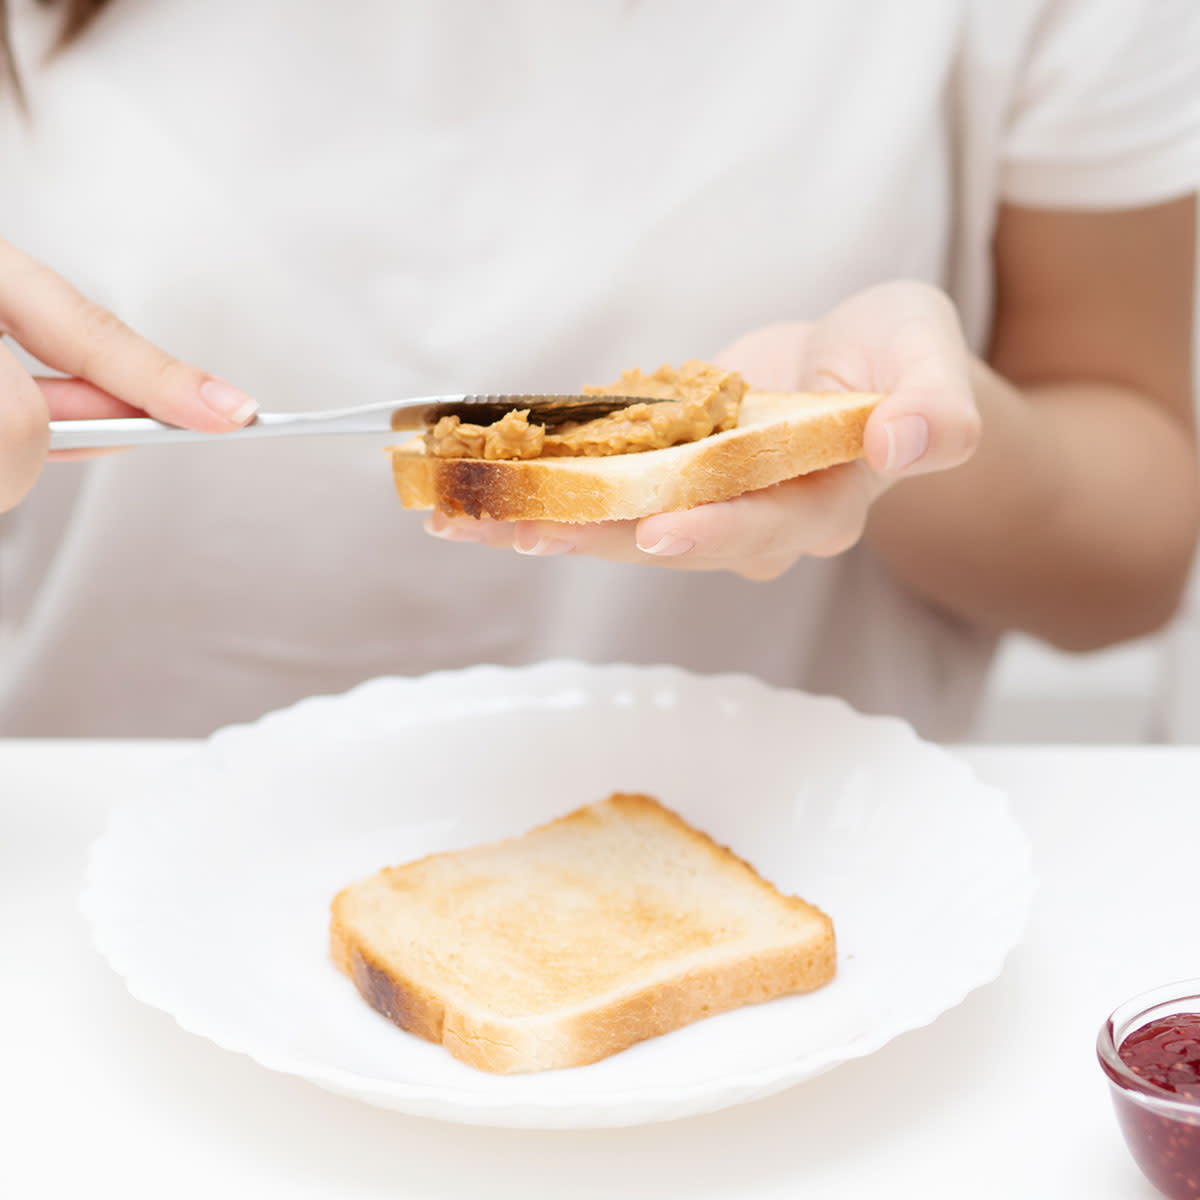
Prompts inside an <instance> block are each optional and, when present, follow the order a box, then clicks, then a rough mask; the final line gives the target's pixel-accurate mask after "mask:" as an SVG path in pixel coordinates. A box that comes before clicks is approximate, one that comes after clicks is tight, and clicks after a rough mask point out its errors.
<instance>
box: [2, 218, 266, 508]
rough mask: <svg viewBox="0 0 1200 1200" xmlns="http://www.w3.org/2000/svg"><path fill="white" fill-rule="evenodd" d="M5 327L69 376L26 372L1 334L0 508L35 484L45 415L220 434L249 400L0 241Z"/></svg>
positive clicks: (250, 408) (247, 410) (248, 409)
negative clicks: (154, 421)
mask: <svg viewBox="0 0 1200 1200" xmlns="http://www.w3.org/2000/svg"><path fill="white" fill-rule="evenodd" d="M4 335H8V336H9V337H11V338H12V339H13V341H14V342H16V343H17V344H18V345H19V346H21V347H23V348H24V349H25V350H27V351H28V352H29V353H30V354H32V355H33V356H34V357H35V358H37V359H38V360H39V361H40V362H43V363H45V364H46V365H47V366H48V367H51V368H53V369H54V370H56V371H61V372H63V374H64V375H65V376H67V378H64V379H43V378H35V377H34V376H32V375H30V374H29V373H28V372H27V371H25V370H24V368H23V367H22V366H21V364H20V363H19V362H18V360H17V358H16V356H15V355H14V354H13V353H12V352H11V351H10V350H8V349H7V348H6V347H5V346H4V345H3V343H2V342H0V512H7V511H8V510H9V509H10V508H14V507H15V506H16V505H17V504H18V503H19V502H20V501H21V499H22V498H23V497H24V496H25V495H26V493H27V492H28V491H29V489H30V488H31V487H33V484H34V482H35V481H36V479H37V477H38V474H39V472H40V471H41V469H42V464H43V463H44V462H45V461H46V459H47V457H61V458H71V457H76V458H77V457H81V456H82V455H83V454H86V453H87V452H86V451H84V452H81V451H72V452H65V453H61V454H58V455H48V453H47V452H48V447H49V443H50V427H49V422H50V421H51V420H79V419H84V418H92V417H122V416H144V415H149V416H152V417H157V418H158V419H159V420H160V421H167V422H170V423H171V424H172V425H183V426H186V427H187V428H189V429H200V430H203V431H205V432H206V433H224V432H227V431H228V430H231V429H236V428H237V427H238V426H240V425H244V424H245V423H246V422H247V421H248V420H249V419H250V418H251V417H252V416H253V415H254V412H255V409H256V408H257V405H256V404H255V402H254V401H253V400H251V399H250V397H249V396H247V395H245V394H244V393H243V392H240V391H238V389H237V388H235V387H233V386H232V385H231V384H228V383H226V382H225V381H224V380H221V379H217V378H216V377H215V376H212V375H209V374H207V373H206V372H204V371H201V370H200V369H199V368H197V367H192V366H188V364H187V363H182V362H179V361H178V359H174V358H172V357H171V356H170V355H169V354H167V353H166V352H165V351H164V350H160V349H159V348H158V347H157V346H155V345H153V344H151V343H150V342H147V341H146V340H145V339H144V338H142V337H139V336H138V335H137V334H136V333H134V332H133V330H132V329H129V328H128V327H127V326H126V325H123V324H122V323H121V322H120V321H119V320H118V319H117V318H116V317H114V316H113V315H112V314H111V313H110V312H108V311H107V310H106V309H103V308H101V307H100V306H99V305H98V304H94V303H92V301H90V300H88V299H87V298H86V297H85V296H82V295H80V294H79V292H77V291H76V290H75V288H73V287H72V286H71V285H70V284H69V283H67V282H66V280H64V279H62V278H60V277H59V276H58V275H56V274H55V273H54V272H53V271H51V270H50V269H49V268H48V267H46V266H44V265H43V264H42V263H40V262H37V261H36V260H34V259H32V258H30V257H29V256H28V255H26V254H22V253H21V251H19V250H17V249H16V248H15V247H14V246H10V245H9V244H8V243H7V242H5V241H3V240H0V337H3V336H4Z"/></svg>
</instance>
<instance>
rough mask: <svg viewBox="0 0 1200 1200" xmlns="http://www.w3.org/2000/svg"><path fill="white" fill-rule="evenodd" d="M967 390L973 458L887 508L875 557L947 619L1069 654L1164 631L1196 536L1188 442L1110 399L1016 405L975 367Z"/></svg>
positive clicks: (875, 538)
mask: <svg viewBox="0 0 1200 1200" xmlns="http://www.w3.org/2000/svg"><path fill="white" fill-rule="evenodd" d="M973 382H974V387H975V393H976V399H977V402H978V405H979V409H980V412H981V414H982V417H983V437H982V440H981V442H980V446H979V449H978V451H977V452H976V454H975V455H974V457H973V458H972V459H971V460H970V461H969V462H967V463H965V464H963V465H962V466H961V467H958V468H956V469H954V470H952V471H947V472H941V473H937V474H931V475H924V476H917V477H913V478H910V479H906V480H904V481H903V482H901V483H899V484H897V485H896V486H895V487H893V488H892V489H891V490H890V491H889V492H887V493H886V494H885V495H884V496H882V497H881V498H880V499H879V500H878V501H877V502H876V504H875V506H874V509H873V511H872V515H871V519H870V522H869V524H868V526H867V533H866V536H867V539H868V541H869V543H870V544H871V545H872V547H873V548H874V549H875V551H876V552H877V553H878V554H879V555H880V556H881V557H882V558H883V559H884V560H885V561H886V562H887V563H888V565H889V567H890V568H891V570H892V571H894V572H895V573H896V575H897V576H899V577H900V578H901V579H902V580H903V581H904V582H905V583H906V584H907V585H908V586H909V587H911V588H912V589H913V590H914V591H915V592H917V593H919V594H920V595H922V596H924V597H925V598H926V599H928V600H930V601H931V602H933V603H935V604H938V605H940V606H942V607H944V608H945V609H947V610H948V611H950V612H952V613H954V614H956V615H958V616H961V617H963V618H964V619H967V620H970V621H972V622H975V623H977V624H980V625H984V626H987V627H991V628H995V629H1020V630H1024V631H1027V632H1029V633H1032V634H1034V635H1036V636H1039V637H1042V638H1045V639H1046V640H1048V641H1050V642H1052V643H1054V644H1056V645H1058V646H1061V647H1063V648H1065V649H1073V650H1084V649H1092V648H1096V647H1099V646H1103V645H1107V644H1110V643H1112V642H1115V641H1119V640H1122V639H1124V638H1128V637H1133V636H1137V635H1139V634H1142V633H1146V632H1150V631H1152V630H1154V629H1156V628H1158V627H1159V626H1161V625H1162V623H1163V622H1164V621H1165V620H1166V619H1167V618H1168V617H1169V616H1170V615H1171V613H1172V612H1173V611H1174V609H1175V607H1176V605H1177V604H1178V601H1179V597H1180V594H1181V592H1182V589H1183V586H1184V583H1185V581H1186V579H1187V572H1188V567H1189V565H1190V562H1191V556H1192V552H1193V549H1194V547H1195V544H1196V539H1197V535H1198V531H1200V481H1198V472H1197V462H1196V452H1195V442H1194V438H1193V437H1192V436H1191V432H1190V430H1189V431H1184V430H1182V429H1181V427H1180V426H1181V422H1180V421H1179V419H1178V418H1176V417H1174V416H1173V415H1171V414H1170V413H1168V412H1166V411H1164V409H1163V408H1162V407H1161V406H1159V405H1157V404H1155V403H1153V402H1152V401H1151V400H1149V399H1148V398H1147V397H1144V396H1142V395H1140V394H1138V393H1137V392H1135V391H1132V390H1126V389H1124V388H1121V387H1117V386H1112V385H1109V384H1100V383H1096V384H1091V383H1083V382H1079V383H1054V384H1046V385H1039V386H1030V387H1027V388H1024V389H1018V388H1016V387H1014V386H1013V385H1011V384H1009V383H1008V382H1006V381H1005V380H1003V379H1002V378H1000V376H998V375H997V374H996V373H995V372H994V371H992V370H991V369H990V368H988V367H986V366H985V365H983V364H981V363H977V364H975V366H974V369H973Z"/></svg>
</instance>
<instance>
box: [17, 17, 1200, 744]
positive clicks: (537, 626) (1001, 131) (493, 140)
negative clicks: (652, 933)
mask: <svg viewBox="0 0 1200 1200" xmlns="http://www.w3.org/2000/svg"><path fill="white" fill-rule="evenodd" d="M10 7H11V8H12V11H11V13H10V24H11V26H12V35H13V43H14V47H15V54H14V58H15V62H16V65H17V66H18V67H20V68H21V69H22V77H23V81H24V87H25V94H26V100H27V105H26V107H27V113H23V112H22V111H21V109H20V107H19V106H18V104H17V103H16V101H15V100H14V99H13V96H14V91H13V89H12V87H11V86H10V88H9V90H8V97H7V100H6V105H7V112H6V114H5V123H4V125H3V126H2V127H0V163H3V164H4V174H3V179H4V182H3V183H0V232H2V233H3V235H4V236H5V237H6V238H7V239H8V244H6V245H5V246H4V247H3V249H2V250H0V323H2V325H3V327H4V328H5V329H7V330H8V332H9V333H10V334H12V336H13V340H14V341H15V342H16V343H17V346H18V347H19V348H20V349H23V351H24V352H26V357H20V356H19V354H18V353H17V352H8V353H6V354H5V356H4V358H3V360H2V361H0V413H2V414H3V416H2V417H0V420H2V421H3V425H2V426H0V456H2V457H0V477H2V478H3V479H4V481H5V482H4V484H3V495H2V497H0V499H2V501H3V504H4V506H5V507H8V508H10V510H11V511H10V512H9V514H8V516H7V517H6V518H3V521H4V524H3V526H2V527H0V537H2V538H3V552H4V559H3V565H2V566H0V614H3V616H4V619H5V620H6V622H7V624H8V626H9V627H10V629H11V630H12V631H13V636H14V642H13V645H12V648H11V649H10V651H9V653H8V655H7V657H6V659H5V660H4V661H3V663H2V664H0V732H6V733H59V734H75V735H79V734H194V733H203V732H206V731H208V730H209V729H211V728H213V727H214V726H215V725H217V724H220V723H222V722H225V721H229V720H235V719H244V718H248V717H253V716H255V715H257V714H258V713H260V712H262V711H264V710H266V709H268V708H271V707H275V706H278V705H280V704H283V703H287V702H289V701H291V700H293V699H295V698H297V697H299V696H302V695H305V694H308V693H311V692H314V691H328V690H336V689H339V688H342V687H345V686H348V685H350V684H352V683H354V682H356V681H357V680H360V679H363V678H366V677H368V676H370V675H376V674H384V673H390V672H403V673H410V672H416V671H422V670H427V669H431V668H435V667H444V666H456V665H464V664H467V663H470V662H474V661H481V660H486V661H500V662H521V661H529V660H531V659H535V658H541V657H546V656H550V655H561V654H569V655H573V656H577V657H584V658H588V659H596V660H603V659H613V658H620V659H627V660H634V661H663V660H668V661H677V662H680V663H682V664H683V665H686V666H690V667H693V668H696V669H701V670H713V669H735V670H745V671H752V672H754V673H756V674H759V675H761V676H763V677H765V678H767V679H770V680H774V681H777V682H784V683H790V684H795V685H799V686H803V687H807V688H810V689H814V690H820V691H833V692H837V693H840V694H842V695H844V696H846V697H847V698H848V699H850V700H851V701H852V702H854V703H855V704H857V705H859V706H860V707H863V708H866V709H872V710H886V711H893V712H898V713H901V714H902V715H905V716H907V717H908V718H909V719H911V720H912V721H914V723H915V724H916V725H917V726H918V728H920V729H921V730H922V731H923V732H925V733H927V734H930V735H933V736H939V737H950V736H956V735H959V734H962V733H963V732H965V731H966V730H967V729H968V728H969V722H970V719H971V716H972V713H973V708H974V705H975V703H976V701H977V699H978V695H979V692H980V689H981V686H982V681H983V678H984V673H985V670H986V666H987V662H988V659H989V657H990V655H991V653H992V650H993V648H994V646H995V642H996V638H997V637H998V635H999V634H1000V633H1001V632H1002V631H1004V630H1009V629H1020V630H1026V631H1029V632H1032V633H1034V634H1036V635H1038V636H1041V637H1043V638H1045V639H1047V640H1048V641H1050V642H1052V643H1054V644H1056V645H1059V646H1064V647H1068V648H1072V649H1086V648H1089V647H1094V646H1102V645H1106V644H1109V643H1111V642H1114V641H1117V640H1120V639H1122V638H1125V637H1129V636H1133V635H1136V634H1140V633H1143V632H1146V631H1148V630H1151V629H1154V628H1156V627H1158V626H1159V625H1161V624H1162V623H1163V622H1164V621H1165V620H1166V619H1167V617H1168V616H1169V615H1170V613H1171V612H1172V611H1173V609H1174V607H1175V605H1176V603H1177V601H1178V597H1179V593H1180V590H1181V588H1182V586H1183V582H1184V579H1185V577H1186V573H1187V568H1188V564H1189V562H1190V558H1191V554H1192V550H1193V547H1194V543H1195V539H1196V536H1197V512H1198V508H1200V502H1198V487H1197V471H1196V460H1195V447H1194V439H1193V431H1192V418H1191V376H1190V360H1189V338H1190V312H1191V289H1192V262H1193V254H1194V248H1193V241H1194V220H1195V218H1194V204H1195V200H1194V193H1195V191H1196V187H1197V173H1198V166H1197V164H1198V163H1200V112H1198V106H1200V87H1198V86H1197V85H1198V82H1200V68H1198V64H1197V50H1196V47H1197V46H1200V27H1198V25H1197V16H1196V10H1195V6H1194V5H1193V4H1191V3H1190V2H1189V0H1178V2H1167V0H1144V2H1142V3H1130V2H1125V0H1120V2H1119V0H1107V2H1098V0H1020V2H1017V3H1013V4H1006V5H1003V6H998V5H990V4H987V3H985V2H983V0H978V2H975V3H967V4H963V3H960V2H959V0H924V3H922V4H920V5H905V6H898V5H889V4H887V3H886V2H885V0H855V2H853V3H845V4H841V5H836V6H834V5H825V4H818V3H812V4H791V3H789V4H783V3H781V2H779V0H757V2H756V3H751V4H740V5H737V6H733V5H728V6H724V5H721V6H718V5H708V6H703V9H702V11H698V10H697V7H696V6H682V5H677V4H674V3H668V2H667V0H662V2H654V0H644V2H640V3H636V4H627V3H617V2H613V3H608V4H603V3H602V4H597V5H588V6H553V5H542V4H538V3H534V2H533V0H528V2H525V3H511V4H505V5H500V6H489V5H475V4H468V3H465V2H464V3H456V4H449V5H446V4H438V3H434V2H433V0H426V2H423V3H417V2H410V3H399V4H397V3H383V2H382V0H378V2H374V3H372V2H370V0H360V2H358V3H350V4H343V5H336V6H335V5H331V4H328V3H327V2H324V0H305V2H304V3H301V4H297V3H294V2H286V3H285V2H284V0H259V2H257V3H255V4H253V5H243V6H238V7H236V9H235V7H234V6H228V7H227V11H224V12H222V11H221V10H220V9H216V10H214V7H213V6H212V5H211V4H208V3H203V2H202V0H175V2H174V3H172V4H167V5H163V4H150V3H144V2H140V0H110V3H107V4H97V3H95V0H92V3H90V4H84V5H74V4H68V5H66V7H68V8H72V9H73V10H74V9H99V10H100V11H99V15H98V16H97V17H96V18H95V20H94V21H91V22H90V23H88V27H87V28H85V29H83V30H82V31H81V32H79V34H78V36H77V37H76V38H75V39H74V42H73V44H72V45H70V46H69V48H67V49H65V50H63V51H62V52H61V53H59V54H56V55H54V56H53V57H51V58H50V59H49V60H48V61H42V53H41V52H42V49H43V48H44V47H46V46H48V45H50V44H51V43H52V42H53V41H54V39H55V38H56V36H57V32H58V26H57V23H56V19H57V18H59V17H61V16H62V13H61V12H56V11H54V10H55V9H56V8H58V9H61V8H62V7H63V6H62V5H57V6H56V5H49V6H47V7H48V9H49V11H42V10H40V9H37V8H35V7H33V6H32V5H31V4H29V3H24V4H21V5H15V4H11V3H10ZM76 24H79V23H78V22H77V23H76ZM17 247H20V249H19V250H18V249H17ZM64 278H69V279H70V280H71V285H68V284H66V283H64V282H63V280H64ZM84 297H87V299H86V300H85V299H84ZM110 312H115V313H119V314H120V316H121V318H122V319H123V320H125V321H127V322H128V323H129V327H132V328H133V329H137V330H138V334H134V333H133V332H131V329H130V328H129V327H127V326H123V325H121V324H120V323H118V322H116V321H115V320H114V319H113V318H111V317H110V316H109V315H108V314H109V313H110ZM798 318H803V319H804V320H803V322H801V321H799V320H797V319H798ZM139 335H140V336H139ZM143 338H147V339H149V341H144V340H142V339H143ZM158 347H162V348H163V349H159V348H158ZM168 352H169V353H168ZM176 355H177V356H179V357H178V358H175V357H172V356H176ZM29 356H33V357H29ZM688 357H701V358H703V357H717V358H719V359H720V360H721V361H723V362H726V363H729V364H730V365H732V366H735V367H737V368H739V369H740V370H742V371H743V373H744V374H745V375H746V376H747V378H749V379H750V380H751V382H753V383H756V384H758V385H760V386H777V387H806V386H820V387H830V386H845V387H850V388H863V389H870V390H884V391H887V392H888V393H889V397H888V399H887V401H886V402H885V403H884V404H883V405H881V407H880V409H879V410H878V412H877V413H876V414H875V416H874V417H873V418H872V422H871V426H870V427H869V429H868V434H867V461H866V463H865V464H861V465H858V466H855V467H853V468H844V469H837V470H834V471H831V472H826V473H823V474H821V475H820V476H814V477H809V478H806V479H802V480H797V481H794V482H792V483H789V484H786V485H783V486H781V487H779V488H775V489H772V490H770V491H769V492H765V493H760V494H756V495H752V496H747V497H743V498H742V499H740V500H737V501H733V502H730V503H729V504H724V505H714V506H710V507H707V508H703V509H698V510H693V511H692V512H689V513H674V514H662V515H659V516H655V517H652V518H648V519H647V520H646V521H644V522H642V523H641V524H640V525H631V526H628V527H627V526H624V525H612V526H596V527H587V528H573V527H572V528H555V527H550V526H538V525H527V524H520V525H517V526H515V527H508V526H502V525H496V524H492V523H487V522H485V523H481V524H475V523H465V522H447V521H444V520H441V519H438V518H435V519H433V520H432V521H430V522H429V523H428V525H427V528H428V531H429V532H431V533H433V534H435V535H437V537H436V540H433V539H429V538H427V537H426V536H425V534H424V533H423V532H422V526H421V523H420V521H419V519H418V518H416V517H414V515H413V514H411V513H406V512H404V511H403V510H400V509H399V506H398V505H397V504H396V502H395V500H394V498H393V497H392V495H391V494H390V489H389V482H388V471H387V465H386V459H385V458H384V457H383V456H382V454H381V452H380V446H379V445H377V444H367V443H365V442H364V441H359V440H354V444H352V445H351V444H347V443H346V442H345V441H336V442H335V441H333V440H330V441H321V442H320V443H314V442H303V443H301V442H296V443H272V444H270V445H266V444H249V445H238V444H235V443H229V444H224V445H221V444H214V445H204V446H200V447H189V448H177V449H169V450H168V449H162V450H142V451H138V452H137V453H135V454H128V455H121V456H116V457H110V458H105V459H102V460H98V461H92V462H89V463H84V464H79V463H76V464H70V465H61V466H60V465H55V466H54V467H53V468H51V469H47V470H46V471H45V472H44V473H42V474H41V476H40V478H39V479H38V482H37V484H36V486H32V481H33V479H34V478H35V476H37V475H38V473H39V470H40V467H41V465H42V459H43V456H44V452H45V445H46V432H45V426H46V421H47V417H48V414H49V415H54V416H86V415H96V414H98V413H101V412H109V411H111V410H113V406H114V399H113V398H115V400H117V401H121V402H124V403H125V404H128V405H132V406H134V407H135V408H136V409H138V410H144V411H146V412H149V413H152V414H154V415H156V416H159V417H162V418H165V419H167V420H172V421H177V422H180V423H183V424H187V425H194V426H196V427H198V428H204V429H209V430H214V431H220V430H222V429H227V428H231V427H233V426H235V425H236V424H238V423H239V422H241V421H244V420H246V419H247V418H248V417H249V415H250V413H251V412H252V411H253V409H252V405H253V403H254V402H255V401H257V402H258V403H261V404H263V405H264V406H266V407H272V408H281V409H294V408H326V407H333V406H336V405H340V404H344V403H353V402H366V401H369V400H375V399H386V398H388V397H392V396H396V395H403V394H413V395H421V394H429V393H435V392H442V391H456V390H489V391H492V390H512V391H515V390H541V389H545V390H550V389H555V390H560V389H564V388H575V387H577V386H579V385H581V384H584V383H593V382H604V381H606V380H607V379H609V378H610V377H615V375H616V374H617V373H618V372H619V370H620V369H622V368H624V367H627V366H632V365H635V364H640V365H643V366H654V365H657V363H658V362H660V361H663V360H674V361H679V360H681V359H683V358H688ZM35 358H36V360H40V362H41V363H44V364H46V365H48V366H50V367H53V368H56V369H57V370H58V371H59V372H62V373H64V374H65V375H66V376H68V377H69V379H68V381H65V382H64V381H59V382H41V383H35V382H33V375H34V374H35V373H37V372H38V370H39V368H38V366H37V363H36V362H35V361H34V359H35ZM185 362H186V363H191V362H194V363H198V364H202V368H201V367H192V366H187V365H184V364H185ZM225 381H230V382H228V383H227V382H225ZM234 385H236V387H235V386H234ZM251 397H253V398H254V399H253V400H251V399H250V398H251ZM122 411H124V410H122ZM22 497H24V499H22ZM18 502H19V503H18ZM466 541H481V542H486V543H488V544H490V545H492V546H501V547H505V548H509V549H515V550H518V551H521V552H523V553H524V556H525V557H524V559H518V558H517V557H515V556H513V555H511V554H508V553H498V552H490V553H489V552H485V551H482V550H478V549H475V548H473V547H471V546H466V545H462V544H461V543H463V542H466ZM530 559H533V560H540V561H528V560H530Z"/></svg>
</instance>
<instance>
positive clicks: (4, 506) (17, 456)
mask: <svg viewBox="0 0 1200 1200" xmlns="http://www.w3.org/2000/svg"><path fill="white" fill-rule="evenodd" d="M49 422H50V415H49V412H48V411H47V408H46V401H45V399H44V398H43V396H42V393H41V390H40V389H39V388H38V386H37V384H36V383H34V381H33V378H32V376H31V375H30V374H29V373H28V372H27V371H26V370H25V369H24V368H23V367H22V366H21V364H20V363H19V362H17V359H16V356H15V355H13V354H11V353H10V352H9V351H8V350H6V349H5V348H4V347H3V346H0V512H7V511H8V510H9V509H10V508H13V507H15V506H16V505H17V504H18V503H19V502H20V500H21V499H22V498H23V497H24V496H25V494H26V493H27V492H28V491H29V489H30V488H31V487H33V485H34V483H35V482H36V480H37V477H38V474H39V473H40V472H41V469H42V463H43V462H45V459H46V450H47V447H48V446H49V445H50V424H49Z"/></svg>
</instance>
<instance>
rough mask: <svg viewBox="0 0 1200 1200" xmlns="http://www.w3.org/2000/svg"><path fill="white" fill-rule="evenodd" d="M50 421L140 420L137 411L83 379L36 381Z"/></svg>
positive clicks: (138, 409)
mask: <svg viewBox="0 0 1200 1200" xmlns="http://www.w3.org/2000/svg"><path fill="white" fill-rule="evenodd" d="M34 383H36V384H37V385H38V387H39V388H40V389H41V392H42V397H43V399H44V400H45V401H46V408H47V409H48V411H49V413H50V420H52V421H90V420H106V419H108V418H110V417H141V416H144V415H145V414H144V413H143V412H142V410H141V409H140V408H134V407H133V405H132V404H126V403H125V401H124V400H118V399H117V398H116V396H110V395H109V394H108V393H107V392H104V391H101V390H100V388H98V387H96V386H95V385H94V384H90V383H85V382H84V381H83V380H82V379H44V378H35V379H34Z"/></svg>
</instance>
